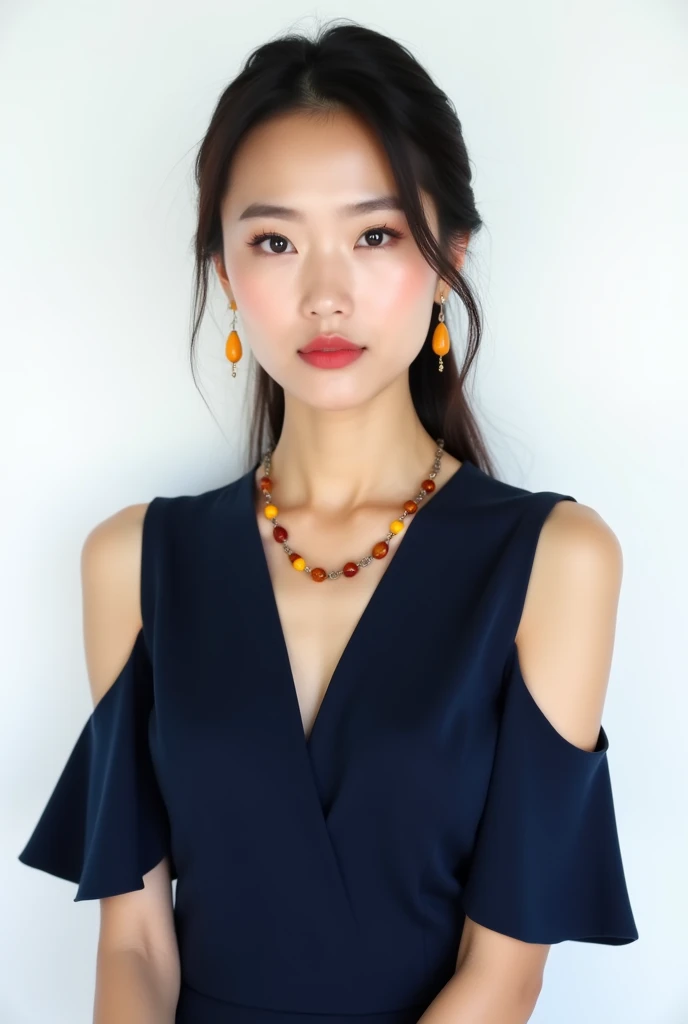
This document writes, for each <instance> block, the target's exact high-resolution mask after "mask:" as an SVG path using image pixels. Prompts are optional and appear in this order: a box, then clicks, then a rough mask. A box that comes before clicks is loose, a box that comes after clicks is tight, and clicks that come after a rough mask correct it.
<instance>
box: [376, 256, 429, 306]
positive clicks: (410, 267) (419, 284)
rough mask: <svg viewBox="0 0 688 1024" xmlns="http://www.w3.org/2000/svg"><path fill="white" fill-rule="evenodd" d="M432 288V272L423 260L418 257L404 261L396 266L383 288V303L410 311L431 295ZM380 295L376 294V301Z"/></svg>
mask: <svg viewBox="0 0 688 1024" xmlns="http://www.w3.org/2000/svg"><path fill="white" fill-rule="evenodd" d="M433 289H434V272H433V270H432V268H431V267H429V266H428V265H427V263H425V261H424V260H422V259H418V260H413V261H410V262H408V263H405V264H404V265H403V266H400V267H399V268H398V272H397V273H395V274H394V277H393V279H392V280H390V281H389V282H388V286H387V287H386V288H385V289H384V300H385V305H387V306H388V307H389V309H390V312H391V311H392V310H393V311H394V313H395V315H397V314H398V313H399V312H404V313H407V312H410V311H412V310H413V309H415V308H417V307H418V306H419V305H425V304H426V302H427V301H428V299H429V298H431V297H432V294H433ZM379 300H380V296H378V301H379Z"/></svg>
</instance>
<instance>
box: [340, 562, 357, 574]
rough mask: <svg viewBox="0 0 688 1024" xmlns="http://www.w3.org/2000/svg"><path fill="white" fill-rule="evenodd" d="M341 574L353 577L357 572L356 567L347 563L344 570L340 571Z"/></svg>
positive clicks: (352, 563)
mask: <svg viewBox="0 0 688 1024" xmlns="http://www.w3.org/2000/svg"><path fill="white" fill-rule="evenodd" d="M342 572H343V573H344V575H345V576H355V575H356V573H357V572H358V566H357V565H356V563H355V562H347V563H346V565H345V566H344V568H343V569H342Z"/></svg>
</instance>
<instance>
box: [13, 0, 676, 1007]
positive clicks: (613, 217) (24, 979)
mask: <svg viewBox="0 0 688 1024" xmlns="http://www.w3.org/2000/svg"><path fill="white" fill-rule="evenodd" d="M342 14H343V15H346V16H347V17H350V18H353V19H356V20H360V21H361V22H362V23H364V24H366V25H368V26H369V27H371V28H376V29H379V30H381V31H383V32H386V33H388V34H390V35H393V36H394V37H395V38H397V39H398V40H399V41H400V42H402V43H404V44H405V45H407V46H409V47H410V48H411V50H412V51H413V52H414V53H415V54H416V56H417V57H418V58H419V59H420V60H421V61H422V62H423V63H424V65H425V66H426V67H427V68H428V70H429V71H430V73H431V74H433V75H434V77H435V78H436V79H437V81H438V82H439V84H440V85H441V86H442V87H443V88H444V89H445V90H446V91H447V92H448V93H449V95H450V96H451V98H452V99H453V101H454V102H455V104H456V106H457V110H458V113H459V117H460V119H461V121H462V124H463V128H464V132H465V137H466V141H467V144H468V148H469V153H470V156H471V160H472V163H473V167H474V172H475V179H474V185H475V191H476V198H477V202H478V207H479V209H480V212H481V215H482V216H483V218H484V220H485V224H486V227H485V229H484V231H483V233H482V234H481V235H480V236H479V237H478V238H477V239H476V243H475V247H474V251H473V257H472V260H471V261H470V262H469V264H468V267H467V269H468V273H469V276H470V277H471V280H472V281H473V282H474V284H475V285H476V287H477V289H478V291H479V294H480V296H481V299H482V301H483V304H484V306H485V310H486V315H487V323H486V333H485V338H484V342H483V347H482V350H481V356H480V359H479V364H478V372H477V377H476V382H475V397H476V405H477V410H478V414H479V416H480V419H481V422H482V425H483V427H484V429H485V431H486V434H487V437H488V439H489V442H490V445H491V447H492V451H493V453H494V455H495V458H496V461H497V464H498V467H499V475H500V476H501V477H502V478H503V479H506V480H508V481H509V482H512V483H515V484H518V485H522V486H526V487H528V488H531V489H552V490H557V491H560V492H564V493H570V494H573V495H574V496H575V497H577V498H578V500H579V501H582V502H585V503H586V504H589V505H591V506H593V507H594V508H595V509H597V511H598V512H599V513H600V514H601V515H602V516H603V517H604V518H605V520H606V521H607V522H608V523H609V525H610V526H611V527H612V528H613V529H614V531H615V532H616V534H617V536H618V537H619V540H620V541H621V544H622V547H623V551H624V564H625V571H624V583H623V590H622V599H621V606H620V612H619V622H618V630H617V639H616V649H615V656H614V665H613V671H612V678H611V682H610V687H609V691H608V696H607V703H606V706H605V713H604V724H605V727H606V730H607V732H608V734H609V737H610V754H609V757H610V768H611V772H612V782H613V785H614V795H615V805H616V811H617V818H618V826H619V833H620V838H621V845H622V852H623V855H624V864H625V869H626V876H627V881H628V886H629V891H630V894H631V899H632V904H633V908H634V912H635V915H636V921H637V924H638V929H639V931H640V935H641V938H640V941H639V942H636V943H634V944H631V945H629V946H623V947H608V946H604V945H593V944H585V943H573V942H568V943H563V944H561V945H559V946H555V947H553V949H552V951H551V953H550V958H549V962H548V965H547V969H546V980H545V988H544V991H543V993H542V995H541V997H540V1000H539V1003H538V1007H537V1010H536V1012H535V1014H534V1016H533V1017H532V1020H533V1021H535V1022H536V1024H552V1022H555V1021H556V1024H581V1022H583V1021H584V1022H585V1024H601V1022H610V1021H613V1022H617V1021H623V1022H624V1024H685V1022H686V1021H688V982H687V981H686V971H685V964H686V961H687V960H688V939H687V938H686V928H685V922H686V920H688V898H687V885H686V881H685V878H686V865H687V864H688V824H687V820H688V815H687V813H686V812H687V810H688V806H687V800H686V787H687V784H688V770H687V761H686V750H687V748H688V738H687V735H686V734H687V731H688V727H687V725H686V723H687V722H688V673H687V671H686V649H685V629H686V618H687V613H688V602H687V600H686V582H687V581H688V559H687V556H686V545H687V543H688V540H687V530H686V526H687V518H688V517H687V513H686V506H687V499H688V493H687V487H686V462H687V460H686V445H687V442H688V415H687V412H686V404H687V403H686V392H687V390H688V357H687V355H686V344H687V342H688V331H687V330H686V279H687V278H688V260H687V257H686V252H687V250H688V238H687V234H688V218H687V216H686V214H687V212H688V204H687V201H686V172H687V170H688V166H687V163H688V162H687V159H686V157H687V130H686V126H687V125H688V117H687V116H686V113H687V110H688V102H687V100H688V89H687V81H688V46H687V43H688V15H687V8H686V6H685V5H684V4H681V3H679V2H678V0H677V2H675V3H670V2H667V0H665V2H660V0H647V2H646V3H637V2H631V0H624V2H614V0H594V2H593V0H579V2H578V3H576V4H575V5H574V4H571V3H568V2H567V3H564V2H561V0H560V2H556V0H521V2H519V3H518V4H514V3H510V2H508V0H480V2H475V3H472V4H468V3H464V2H461V0H458V2H454V3H452V4H445V3H441V2H440V0H425V2H424V3H423V4H418V3H411V2H410V0H395V2H392V0H386V2H378V0H366V2H365V3H361V2H348V3H347V4H346V5H345V8H344V9H342V8H337V7H332V8H330V7H325V6H322V7H307V8H303V7H301V6H300V5H299V4H293V3H289V2H285V0H283V2H281V3H277V2H276V0H275V2H273V3H268V2H260V0H254V2H253V3H251V4H233V3H227V2H225V3H218V2H211V0H194V2H193V3H190V2H187V3H182V2H181V0H176V2H174V0H172V2H170V0H167V2H164V3H163V2H162V0H158V2H147V3H146V2H143V3H142V2H141V0H118V2H116V3H108V4H93V3H87V2H85V0H84V2H77V0H60V2H59V3H57V2H55V3H49V2H44V3H40V2H33V3H32V2H28V0H24V2H21V3H20V2H19V0H14V2H11V3H9V4H8V2H7V0H4V4H3V6H2V7H1V8H0V97H1V99H0V145H1V146H2V153H1V159H0V211H1V213H0V216H1V218H2V221H1V223H0V239H1V241H0V246H1V250H0V281H1V288H2V296H1V302H0V325H1V330H0V338H1V345H2V353H1V354H2V361H1V363H0V380H1V393H0V439H1V441H0V444H1V460H2V461H1V465H0V487H1V488H2V495H3V500H2V504H1V505H0V515H1V516H2V523H1V524H0V526H1V528H0V543H1V544H2V550H1V551H0V556H1V565H2V573H1V575H0V600H1V601H2V606H1V607H0V612H1V615H0V630H1V631H2V636H1V638H0V639H1V640H2V652H3V655H2V673H1V679H2V702H3V714H2V716H1V717H0V779H1V780H2V782H1V785H2V814H1V815H0V821H1V825H0V827H1V828H2V843H1V854H2V865H1V870H2V891H3V901H2V902H3V908H2V913H1V915H0V919H1V920H2V927H1V928H0V935H1V939H0V941H1V943H2V945H1V947H0V972H1V976H0V1021H2V1022H3V1024H81V1022H89V1021H90V1020H91V1006H92V993H93V984H94V970H95V948H96V939H97V921H98V905H97V902H90V903H89V902H82V903H73V902H72V901H73V898H74V895H75V886H73V885H72V884H70V883H67V882H62V881H60V880H57V879H55V878H53V877H51V876H49V875H46V874H44V873H43V872H38V871H34V870H32V869H29V868H27V867H25V866H24V865H22V864H20V863H19V861H18V860H17V859H16V857H17V854H18V852H19V850H20V849H21V848H22V846H23V845H24V842H25V841H26V839H27V838H28V835H29V833H30V831H31V829H32V828H33V826H34V824H35V822H36V819H37V816H38V814H39V812H40V810H41V809H42V807H43V805H44V803H45V801H46V799H47V797H48V795H49V793H50V791H51V789H52V787H53V785H54V783H55V781H56V778H57V775H58V773H59V771H60V770H61V768H62V767H63V765H64V762H65V760H66V757H67V755H68V753H69V751H70V750H71V748H72V745H73V743H74V742H75V740H76V737H77V735H78V733H79V731H80V729H81V727H82V725H83V723H84V721H85V720H86V717H87V716H88V714H89V713H90V710H91V698H90V695H89V689H88V683H87V676H86V670H85V663H84V657H83V649H82V634H81V607H80V601H81V595H80V579H79V554H80V549H81V545H82V543H83V540H84V538H85V536H86V534H87V532H88V531H89V530H90V529H91V527H93V526H94V525H95V524H96V522H98V521H99V520H101V519H102V518H104V517H105V516H108V515H110V514H111V513H112V512H113V511H115V510H116V509H117V508H119V507H121V506H123V505H125V504H129V503H131V502H136V501H147V500H150V498H151V497H153V496H154V495H156V494H170V495H173V494H181V493H197V492H199V491H202V490H205V489H207V488H210V487H214V486H219V485H220V484H221V483H224V482H227V481H229V480H231V479H233V478H234V477H235V476H237V475H239V472H240V470H241V469H242V466H243V462H242V457H243V454H242V449H243V447H244V445H245V441H246V435H245V434H243V433H241V431H240V429H239V426H240V413H241V410H240V401H241V395H242V393H243V388H244V382H245V377H246V374H245V372H244V373H242V367H245V366H246V363H247V360H245V362H244V363H243V364H240V367H239V377H238V378H237V379H236V380H232V378H231V376H230V366H229V363H228V362H227V361H226V360H225V357H224V339H225V337H226V334H227V331H228V328H229V316H228V313H227V310H226V302H225V301H224V299H223V296H222V295H221V293H220V292H219V288H217V287H216V289H215V296H216V298H215V300H214V304H213V313H212V314H211V315H210V316H208V317H207V319H206V323H205V327H204V331H203V333H202V338H201V356H202V358H201V373H202V383H203V388H204V393H205V395H206V397H207V400H208V402H209V404H210V406H211V409H212V415H211V413H210V412H209V411H208V408H207V407H206V405H205V404H204V402H203V401H202V399H201V398H200V396H199V393H198V391H197V390H196V388H195V387H194V384H193V381H192V378H191V373H190V369H189V363H188V323H189V307H190V298H191V267H192V263H191V238H192V234H193V230H194V221H193V214H194V209H193V204H194V194H193V188H192V180H191V166H192V161H193V157H194V155H195V152H196V148H197V144H198V142H199V141H200V139H201V137H202V135H203V133H204V132H205V130H206V127H207V123H208V120H209V117H210V114H211V112H212V109H213V107H214V105H215V102H216V100H217V98H218V97H219V94H220V92H221V91H222V90H223V88H224V87H225V86H226V85H227V84H228V82H229V80H230V79H231V78H232V77H233V76H234V75H235V74H236V73H237V71H238V69H239V65H240V62H241V61H242V60H243V58H244V57H245V55H246V54H247V52H248V51H249V49H251V48H252V47H253V46H255V45H258V44H259V43H261V42H264V41H266V40H267V39H268V38H271V37H273V36H275V35H277V34H279V33H281V32H283V31H286V30H287V29H289V28H292V27H294V28H297V29H303V30H305V31H309V30H312V29H313V28H314V27H315V20H314V17H313V15H317V18H318V20H319V21H325V20H327V18H329V17H332V16H338V15H342ZM450 328H451V320H450ZM454 337H456V330H455V332H454ZM245 348H246V346H245ZM466 1024H470V1022H466Z"/></svg>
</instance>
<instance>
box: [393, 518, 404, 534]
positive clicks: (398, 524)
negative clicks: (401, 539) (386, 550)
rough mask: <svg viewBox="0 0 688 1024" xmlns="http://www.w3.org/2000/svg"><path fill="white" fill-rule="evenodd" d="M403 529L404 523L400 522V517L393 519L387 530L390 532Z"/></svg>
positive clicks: (397, 531)
mask: <svg viewBox="0 0 688 1024" xmlns="http://www.w3.org/2000/svg"><path fill="white" fill-rule="evenodd" d="M403 529H404V524H403V523H402V521H401V519H394V520H393V521H392V522H391V523H390V524H389V532H390V533H401V531H402V530H403Z"/></svg>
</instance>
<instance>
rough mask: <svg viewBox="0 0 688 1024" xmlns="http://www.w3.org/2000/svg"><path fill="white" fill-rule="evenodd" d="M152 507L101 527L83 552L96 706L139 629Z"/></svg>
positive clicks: (87, 644) (130, 510) (125, 511)
mask: <svg viewBox="0 0 688 1024" xmlns="http://www.w3.org/2000/svg"><path fill="white" fill-rule="evenodd" d="M148 504H149V503H148V502H142V503H139V504H135V505H127V506H125V507H124V508H121V509H119V510H118V511H117V512H114V513H113V514H112V515H111V516H108V517H107V519H104V520H102V521H101V522H99V523H97V524H96V525H95V526H94V527H93V529H92V530H90V532H89V533H88V535H87V537H86V539H85V540H84V544H83V547H82V550H81V590H82V613H83V632H84V649H85V656H86V666H87V670H88V677H89V683H90V687H91V695H92V697H93V702H94V704H97V703H98V701H99V700H101V698H102V697H103V695H104V694H105V692H106V691H107V690H108V689H109V687H110V686H111V685H112V683H113V682H114V680H115V679H116V678H117V676H118V675H119V673H120V671H121V670H122V668H123V667H124V665H125V663H126V661H127V658H128V657H129V654H130V653H131V649H132V647H133V646H134V641H135V640H136V636H137V634H138V632H139V630H140V629H141V625H142V618H141V599H140V586H141V548H142V539H143V520H144V517H145V513H146V509H147V508H148Z"/></svg>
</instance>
